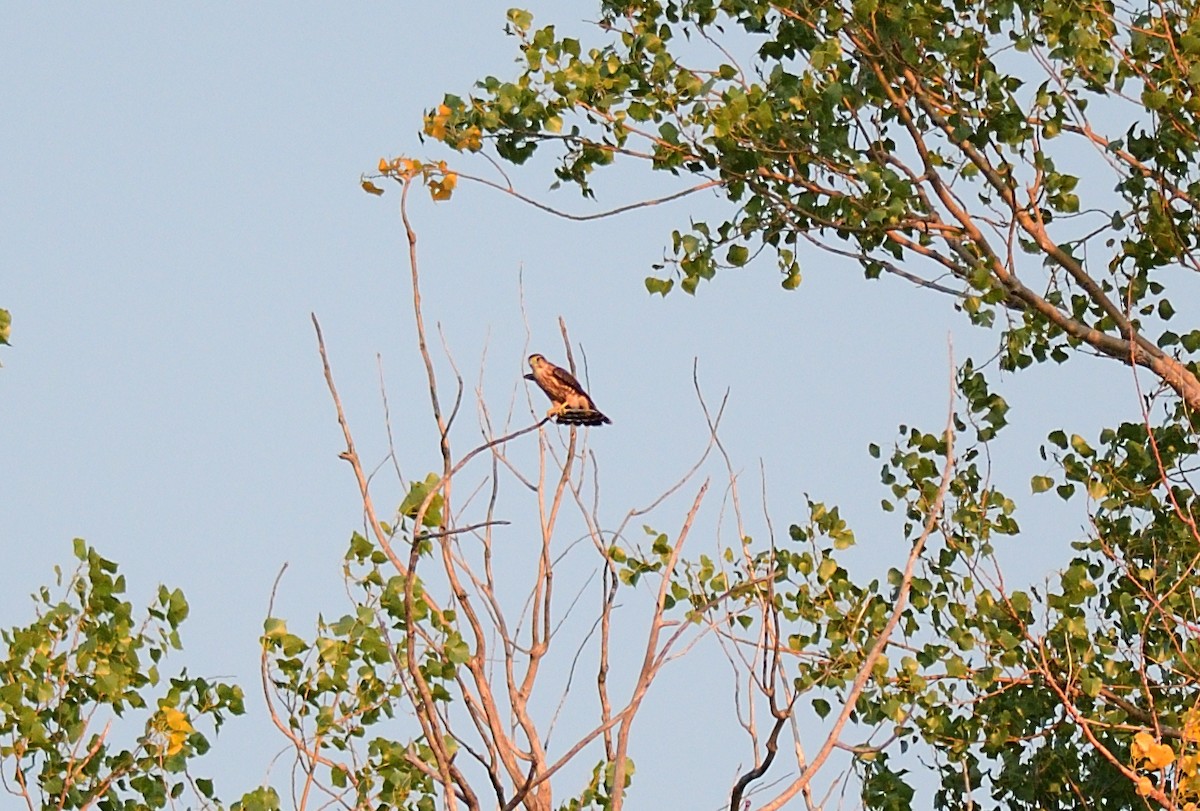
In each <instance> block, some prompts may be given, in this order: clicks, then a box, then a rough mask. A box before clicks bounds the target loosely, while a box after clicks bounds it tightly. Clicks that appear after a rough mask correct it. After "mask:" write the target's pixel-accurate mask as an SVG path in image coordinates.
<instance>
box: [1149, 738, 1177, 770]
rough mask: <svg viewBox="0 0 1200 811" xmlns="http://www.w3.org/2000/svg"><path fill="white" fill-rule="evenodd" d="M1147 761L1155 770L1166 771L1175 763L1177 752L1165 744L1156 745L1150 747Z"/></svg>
mask: <svg viewBox="0 0 1200 811" xmlns="http://www.w3.org/2000/svg"><path fill="white" fill-rule="evenodd" d="M1146 759H1147V760H1148V761H1149V763H1150V765H1151V766H1153V767H1154V768H1155V769H1165V768H1166V767H1168V766H1170V765H1171V764H1172V763H1174V762H1175V750H1174V749H1172V748H1171V747H1169V746H1167V745H1166V744H1165V743H1156V744H1154V746H1152V747H1150V751H1149V753H1148V754H1147V757H1146Z"/></svg>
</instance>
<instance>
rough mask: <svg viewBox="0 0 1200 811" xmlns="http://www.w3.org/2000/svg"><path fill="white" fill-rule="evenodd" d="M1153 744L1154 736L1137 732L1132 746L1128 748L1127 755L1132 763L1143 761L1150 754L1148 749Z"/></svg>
mask: <svg viewBox="0 0 1200 811" xmlns="http://www.w3.org/2000/svg"><path fill="white" fill-rule="evenodd" d="M1154 744H1155V740H1154V736H1153V735H1151V734H1150V733H1149V732H1139V733H1138V734H1136V735H1134V736H1133V744H1132V745H1131V746H1130V747H1129V755H1130V757H1132V758H1133V760H1134V762H1135V763H1136V762H1137V761H1140V760H1143V759H1145V758H1146V756H1147V755H1148V753H1149V752H1150V747H1151V746H1153V745H1154Z"/></svg>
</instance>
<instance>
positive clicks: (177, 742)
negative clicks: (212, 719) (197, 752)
mask: <svg viewBox="0 0 1200 811" xmlns="http://www.w3.org/2000/svg"><path fill="white" fill-rule="evenodd" d="M161 715H162V720H163V724H164V726H166V730H165V731H166V733H167V757H170V756H171V755H175V754H178V753H179V751H180V750H181V749H183V745H184V744H185V743H187V739H188V736H189V735H191V734H192V729H193V728H192V723H191V721H189V720H188V717H187V715H185V714H184V713H183V712H181V711H180V710H177V709H175V708H174V707H164V708H163V710H162V713H161Z"/></svg>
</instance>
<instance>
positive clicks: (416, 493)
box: [400, 473, 443, 527]
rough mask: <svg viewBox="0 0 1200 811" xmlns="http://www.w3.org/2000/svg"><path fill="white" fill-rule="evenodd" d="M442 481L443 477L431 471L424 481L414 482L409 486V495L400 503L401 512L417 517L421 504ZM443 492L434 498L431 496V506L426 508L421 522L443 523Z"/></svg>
mask: <svg viewBox="0 0 1200 811" xmlns="http://www.w3.org/2000/svg"><path fill="white" fill-rule="evenodd" d="M440 483H441V477H440V476H438V475H437V474H435V473H430V474H429V475H428V476H426V477H425V481H423V482H413V484H412V486H411V487H409V490H408V495H406V496H405V497H404V501H402V502H401V503H400V514H401V515H403V516H405V517H407V518H412V519H415V518H416V517H417V512H418V511H419V510H420V509H421V505H422V504H424V503H425V500H426V498H429V494H430V493H431V492H433V491H434V490H435V488H437V486H438V485H439V484H440ZM442 501H443V498H442V494H441V493H437V494H436V495H434V496H433V497H432V498H429V506H428V508H427V509H426V510H425V515H424V516H423V517H422V519H421V523H422V525H424V526H427V527H436V526H440V525H441V523H442Z"/></svg>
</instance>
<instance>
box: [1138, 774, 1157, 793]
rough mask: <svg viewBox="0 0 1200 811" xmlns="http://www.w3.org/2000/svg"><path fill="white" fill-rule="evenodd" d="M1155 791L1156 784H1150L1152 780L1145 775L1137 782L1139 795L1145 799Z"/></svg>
mask: <svg viewBox="0 0 1200 811" xmlns="http://www.w3.org/2000/svg"><path fill="white" fill-rule="evenodd" d="M1152 791H1154V784H1153V783H1151V782H1150V778H1149V777H1146V776H1145V775H1143V776H1142V777H1139V778H1138V781H1137V793H1138V794H1140V795H1142V796H1143V797H1145V796H1146V795H1147V794H1149V793H1150V792H1152Z"/></svg>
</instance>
